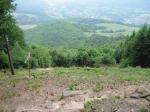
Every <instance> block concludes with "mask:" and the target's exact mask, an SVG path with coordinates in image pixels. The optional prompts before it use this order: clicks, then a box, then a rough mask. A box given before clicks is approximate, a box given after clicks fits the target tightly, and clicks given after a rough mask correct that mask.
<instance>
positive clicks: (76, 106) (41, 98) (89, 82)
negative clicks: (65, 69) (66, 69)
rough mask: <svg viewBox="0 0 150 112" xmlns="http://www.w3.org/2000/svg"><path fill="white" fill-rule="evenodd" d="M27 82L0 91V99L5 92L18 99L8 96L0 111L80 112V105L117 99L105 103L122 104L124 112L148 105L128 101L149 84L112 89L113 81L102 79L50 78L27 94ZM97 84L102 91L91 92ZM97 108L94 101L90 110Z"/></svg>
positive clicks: (121, 86) (138, 100)
mask: <svg viewBox="0 0 150 112" xmlns="http://www.w3.org/2000/svg"><path fill="white" fill-rule="evenodd" d="M27 81H28V80H26V81H22V82H21V83H18V84H17V85H16V86H15V87H13V86H12V85H11V86H10V85H9V87H8V85H6V86H4V85H3V86H2V87H0V90H1V93H0V95H1V96H2V95H4V94H6V93H7V92H8V91H9V92H12V91H15V93H16V94H19V95H18V96H17V95H12V96H11V98H10V97H8V99H5V100H1V101H0V110H5V111H6V112H7V111H8V112H10V111H12V110H13V111H16V112H23V111H24V112H80V111H81V110H83V108H84V104H85V102H87V101H90V100H93V99H109V98H112V99H118V100H119V101H118V102H117V103H116V102H114V101H110V100H106V103H108V105H111V103H113V104H114V105H118V103H121V102H122V101H123V105H125V106H122V105H121V106H120V107H121V108H126V107H128V105H130V104H132V105H140V106H142V107H144V106H147V105H149V104H150V103H149V102H148V101H147V100H145V99H131V98H130V95H131V94H133V93H135V92H137V91H139V93H140V91H141V93H142V92H143V93H144V92H145V91H148V90H150V83H139V84H130V83H122V84H115V85H113V84H112V83H113V81H111V80H109V79H108V78H106V77H96V76H89V77H88V78H87V77H80V76H63V77H59V76H52V77H49V78H46V79H42V80H41V85H40V88H39V89H37V90H30V89H28V88H27V85H26V84H27ZM29 84H30V83H29ZM34 84H36V83H34ZM72 84H75V85H76V88H75V90H69V87H70V85H72ZM97 84H103V87H102V88H100V90H99V91H94V89H93V88H95V87H96V85H97ZM31 85H32V84H31ZM140 88H142V89H140ZM66 90H67V91H66ZM64 91H66V92H68V91H71V92H69V93H66V92H65V93H66V94H67V95H65V97H63V98H62V94H63V93H64ZM99 104H100V105H101V102H99V101H97V103H96V104H95V106H94V108H96V107H97V106H98V105H99ZM96 105H97V106H96ZM135 107H137V106H135ZM127 109H128V108H127ZM91 112H92V111H91ZM108 112H109V111H108ZM122 112H124V111H122Z"/></svg>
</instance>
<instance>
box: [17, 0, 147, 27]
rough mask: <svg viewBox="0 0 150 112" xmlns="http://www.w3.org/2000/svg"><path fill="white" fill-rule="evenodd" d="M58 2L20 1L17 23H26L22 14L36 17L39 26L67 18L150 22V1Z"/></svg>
mask: <svg viewBox="0 0 150 112" xmlns="http://www.w3.org/2000/svg"><path fill="white" fill-rule="evenodd" d="M54 1H55V2H54ZM57 1H59V2H60V1H61V0H38V1H37V0H17V1H16V3H17V4H18V7H17V11H16V13H17V14H18V16H17V20H18V21H19V23H21V24H24V23H25V22H22V21H23V20H24V21H25V19H24V18H21V17H20V16H22V15H20V14H24V15H26V14H32V15H36V16H37V18H36V19H38V21H37V23H43V21H44V22H45V21H49V20H50V19H68V18H96V19H106V20H112V21H117V22H123V23H129V24H144V23H150V18H149V16H150V8H149V5H150V1H149V0H123V1H121V0H105V1H104V0H82V1H79V0H62V1H64V3H63V2H61V3H60V4H59V2H57ZM19 15H20V16H19ZM26 18H28V16H26ZM20 19H21V20H22V21H20ZM29 19H31V21H30V23H29V24H31V23H32V22H35V21H34V19H35V18H31V17H30V18H29ZM29 19H27V20H29ZM32 19H33V20H32ZM43 19H44V20H43ZM26 24H27V23H26Z"/></svg>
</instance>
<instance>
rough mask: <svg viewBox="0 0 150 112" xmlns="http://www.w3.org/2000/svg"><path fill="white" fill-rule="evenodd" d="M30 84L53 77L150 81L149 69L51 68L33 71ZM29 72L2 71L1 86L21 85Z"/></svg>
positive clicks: (0, 74) (0, 75)
mask: <svg viewBox="0 0 150 112" xmlns="http://www.w3.org/2000/svg"><path fill="white" fill-rule="evenodd" d="M31 75H32V76H31V77H32V79H31V80H30V83H31V81H32V80H34V81H37V82H40V80H41V79H44V78H49V77H53V76H57V77H63V76H77V77H78V76H79V77H87V78H88V77H92V76H96V77H109V79H112V80H113V81H114V83H115V82H124V81H129V82H143V81H148V82H149V81H150V69H149V68H140V67H137V68H132V67H128V68H119V67H100V68H88V67H85V68H79V67H71V68H49V69H32V70H31ZM28 77H29V75H28V70H25V69H23V70H16V75H15V76H11V75H10V73H9V72H8V71H5V72H4V71H3V70H1V71H0V85H2V84H5V83H10V82H11V83H14V84H16V83H19V82H21V81H24V80H25V79H26V78H28Z"/></svg>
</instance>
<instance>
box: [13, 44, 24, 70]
mask: <svg viewBox="0 0 150 112" xmlns="http://www.w3.org/2000/svg"><path fill="white" fill-rule="evenodd" d="M12 54H13V61H14V67H15V68H23V67H26V64H25V58H26V56H27V50H26V49H25V48H22V47H21V46H20V45H19V44H18V43H17V42H16V43H15V45H14V47H13V51H12Z"/></svg>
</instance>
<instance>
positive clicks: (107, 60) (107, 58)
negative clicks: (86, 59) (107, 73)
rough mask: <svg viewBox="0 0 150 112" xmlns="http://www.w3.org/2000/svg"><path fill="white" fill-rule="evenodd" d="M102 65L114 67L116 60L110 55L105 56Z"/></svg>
mask: <svg viewBox="0 0 150 112" xmlns="http://www.w3.org/2000/svg"><path fill="white" fill-rule="evenodd" d="M101 64H104V65H112V64H115V59H114V58H113V57H111V56H110V55H108V54H107V55H104V56H103V57H102V59H101Z"/></svg>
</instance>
